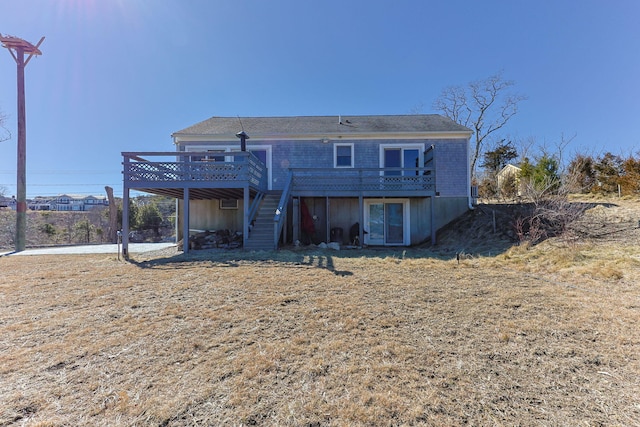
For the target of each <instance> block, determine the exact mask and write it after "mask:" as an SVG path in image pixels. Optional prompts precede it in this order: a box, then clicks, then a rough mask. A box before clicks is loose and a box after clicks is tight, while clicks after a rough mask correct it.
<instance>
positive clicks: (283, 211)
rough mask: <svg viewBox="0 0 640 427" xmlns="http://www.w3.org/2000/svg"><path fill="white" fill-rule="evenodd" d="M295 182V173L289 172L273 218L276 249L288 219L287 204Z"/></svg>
mask: <svg viewBox="0 0 640 427" xmlns="http://www.w3.org/2000/svg"><path fill="white" fill-rule="evenodd" d="M292 182H293V171H291V170H290V171H289V173H288V175H287V181H286V183H285V185H284V189H283V190H282V196H281V197H280V202H279V203H278V207H277V208H276V214H275V216H274V217H273V243H274V247H275V248H276V249H277V248H278V241H279V240H280V233H281V232H282V227H283V226H284V223H285V220H286V218H287V203H289V197H290V196H291V187H292V185H291V183H292Z"/></svg>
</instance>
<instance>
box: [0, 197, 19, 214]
mask: <svg viewBox="0 0 640 427" xmlns="http://www.w3.org/2000/svg"><path fill="white" fill-rule="evenodd" d="M0 209H11V210H14V211H15V210H16V198H15V197H2V196H0Z"/></svg>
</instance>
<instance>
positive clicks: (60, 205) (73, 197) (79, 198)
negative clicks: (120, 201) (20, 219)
mask: <svg viewBox="0 0 640 427" xmlns="http://www.w3.org/2000/svg"><path fill="white" fill-rule="evenodd" d="M28 205H29V209H31V210H34V211H73V212H85V211H91V210H94V209H102V208H105V207H107V206H109V200H108V199H107V198H106V197H105V196H83V195H78V194H60V195H58V196H55V197H43V196H37V197H35V198H33V199H32V200H30V201H29V203H28Z"/></svg>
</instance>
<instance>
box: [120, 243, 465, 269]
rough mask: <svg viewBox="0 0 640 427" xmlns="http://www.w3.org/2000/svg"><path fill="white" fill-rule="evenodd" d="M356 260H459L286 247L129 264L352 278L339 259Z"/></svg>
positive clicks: (404, 251) (421, 253)
mask: <svg viewBox="0 0 640 427" xmlns="http://www.w3.org/2000/svg"><path fill="white" fill-rule="evenodd" d="M356 258H371V259H376V258H396V259H398V260H400V259H422V258H434V259H442V260H448V259H453V258H455V254H442V253H439V252H433V251H431V250H426V249H422V248H366V249H349V250H341V251H335V250H331V249H319V248H316V247H313V246H310V247H301V248H293V247H285V248H283V249H280V250H278V251H251V252H248V251H243V250H241V249H240V250H224V249H211V250H201V251H190V252H189V253H187V254H184V253H182V252H176V254H175V255H171V256H166V255H165V256H161V257H158V258H151V259H144V260H143V259H139V260H138V259H136V257H135V256H133V257H131V258H130V259H129V260H128V261H129V262H130V263H132V264H134V265H136V266H137V267H140V268H150V269H180V268H185V269H186V268H191V267H193V265H194V264H196V263H197V264H198V265H199V266H202V264H203V263H204V264H207V263H208V264H210V265H211V267H219V268H228V267H241V266H253V267H255V266H264V267H273V266H274V265H277V266H278V267H285V268H286V267H291V268H299V267H301V266H304V267H314V268H321V269H325V270H328V271H330V272H332V273H333V274H335V275H336V276H350V275H352V274H353V273H352V272H351V271H347V270H336V267H335V260H336V259H356Z"/></svg>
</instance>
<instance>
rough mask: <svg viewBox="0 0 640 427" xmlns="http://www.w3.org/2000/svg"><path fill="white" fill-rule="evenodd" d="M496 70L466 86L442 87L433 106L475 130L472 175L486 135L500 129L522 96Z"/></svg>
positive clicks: (513, 113)
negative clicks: (512, 91)
mask: <svg viewBox="0 0 640 427" xmlns="http://www.w3.org/2000/svg"><path fill="white" fill-rule="evenodd" d="M514 84H515V83H514V82H513V81H511V80H505V79H504V78H503V77H502V73H501V72H500V73H497V74H494V75H492V76H489V77H487V78H486V79H483V80H476V81H473V82H471V83H469V84H467V86H450V87H448V88H446V89H444V90H443V91H442V93H441V94H440V96H439V97H438V98H437V99H436V101H435V102H434V103H433V108H435V109H436V110H438V111H440V112H442V114H444V115H445V116H447V117H449V118H450V119H451V120H453V121H455V122H456V123H459V124H461V125H463V126H466V127H468V128H470V129H472V130H473V131H474V135H475V144H474V147H473V148H472V150H471V175H472V177H473V178H475V177H476V163H477V162H478V157H479V156H480V152H481V151H482V145H483V143H484V141H485V140H486V139H487V137H488V136H490V135H491V134H493V133H494V132H496V131H498V130H500V129H502V128H503V127H504V126H505V125H506V124H507V122H508V121H509V120H510V119H511V117H513V116H514V115H515V114H516V113H517V112H518V104H519V103H520V101H523V100H525V99H526V97H525V96H523V95H519V94H515V93H511V92H510V88H511V87H512V86H514Z"/></svg>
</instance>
